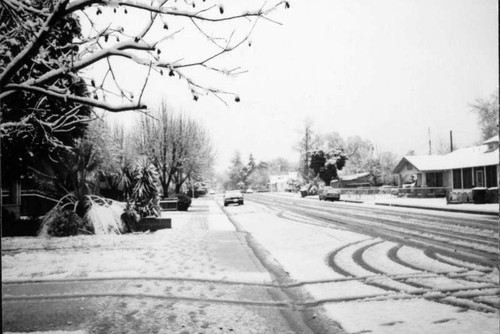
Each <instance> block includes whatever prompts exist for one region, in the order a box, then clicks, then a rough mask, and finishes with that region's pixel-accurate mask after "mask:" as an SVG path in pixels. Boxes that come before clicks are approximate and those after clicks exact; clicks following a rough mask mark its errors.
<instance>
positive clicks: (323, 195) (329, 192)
mask: <svg viewBox="0 0 500 334" xmlns="http://www.w3.org/2000/svg"><path fill="white" fill-rule="evenodd" d="M318 193H319V200H320V201H338V200H340V190H339V189H337V188H332V187H324V188H323V189H320V190H319V192H318Z"/></svg>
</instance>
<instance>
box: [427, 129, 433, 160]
mask: <svg viewBox="0 0 500 334" xmlns="http://www.w3.org/2000/svg"><path fill="white" fill-rule="evenodd" d="M427 129H428V133H429V155H431V154H432V145H431V128H430V127H429V128H427Z"/></svg>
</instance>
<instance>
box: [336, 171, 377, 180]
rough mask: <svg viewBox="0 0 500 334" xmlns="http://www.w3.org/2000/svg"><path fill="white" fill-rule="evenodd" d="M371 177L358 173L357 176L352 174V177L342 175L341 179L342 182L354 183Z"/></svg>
mask: <svg viewBox="0 0 500 334" xmlns="http://www.w3.org/2000/svg"><path fill="white" fill-rule="evenodd" d="M368 175H370V173H357V174H351V175H340V179H341V180H342V181H352V180H356V179H359V178H362V177H365V176H368Z"/></svg>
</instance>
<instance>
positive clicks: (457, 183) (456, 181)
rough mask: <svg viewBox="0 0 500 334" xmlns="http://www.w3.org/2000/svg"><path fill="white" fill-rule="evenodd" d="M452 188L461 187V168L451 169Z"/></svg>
mask: <svg viewBox="0 0 500 334" xmlns="http://www.w3.org/2000/svg"><path fill="white" fill-rule="evenodd" d="M453 188H455V189H462V170H461V169H454V170H453Z"/></svg>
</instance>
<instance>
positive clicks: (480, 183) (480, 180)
mask: <svg viewBox="0 0 500 334" xmlns="http://www.w3.org/2000/svg"><path fill="white" fill-rule="evenodd" d="M476 187H484V170H482V169H477V170H476Z"/></svg>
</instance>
